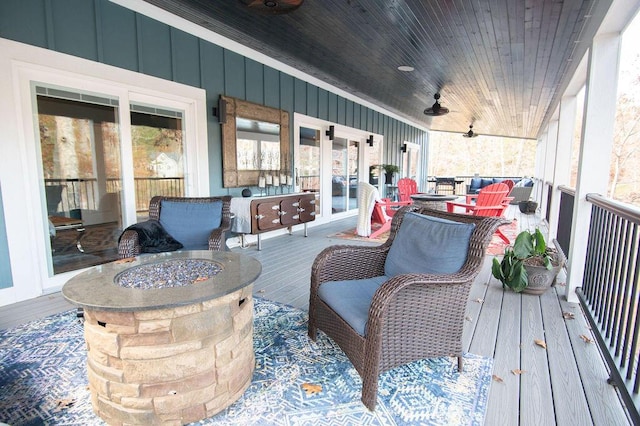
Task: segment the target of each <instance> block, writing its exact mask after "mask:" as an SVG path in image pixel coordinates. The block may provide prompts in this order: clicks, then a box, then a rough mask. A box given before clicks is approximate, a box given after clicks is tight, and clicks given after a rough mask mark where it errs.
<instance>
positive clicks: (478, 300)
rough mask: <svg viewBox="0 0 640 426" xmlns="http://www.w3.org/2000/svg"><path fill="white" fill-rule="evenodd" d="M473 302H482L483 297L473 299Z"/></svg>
mask: <svg viewBox="0 0 640 426" xmlns="http://www.w3.org/2000/svg"><path fill="white" fill-rule="evenodd" d="M474 302H478V303H482V302H484V299H480V298H478V299H476V300H474Z"/></svg>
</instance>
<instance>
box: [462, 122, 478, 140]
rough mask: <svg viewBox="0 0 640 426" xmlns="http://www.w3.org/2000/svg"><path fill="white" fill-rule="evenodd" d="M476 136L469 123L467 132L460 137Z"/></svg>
mask: <svg viewBox="0 0 640 426" xmlns="http://www.w3.org/2000/svg"><path fill="white" fill-rule="evenodd" d="M476 136H478V134H477V133H476V132H474V131H473V125H472V124H469V131H468V132H467V133H463V134H462V137H465V138H475V137H476Z"/></svg>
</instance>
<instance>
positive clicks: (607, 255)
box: [576, 194, 640, 424]
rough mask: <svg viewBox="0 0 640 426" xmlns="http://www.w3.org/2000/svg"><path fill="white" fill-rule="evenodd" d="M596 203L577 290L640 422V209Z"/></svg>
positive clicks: (593, 198) (596, 199) (613, 377)
mask: <svg viewBox="0 0 640 426" xmlns="http://www.w3.org/2000/svg"><path fill="white" fill-rule="evenodd" d="M586 198H587V201H589V202H590V203H592V210H591V223H590V229H589V235H588V245H587V256H586V260H585V272H584V279H583V282H582V287H579V288H578V289H577V290H576V293H577V294H578V298H579V300H580V303H581V305H582V307H583V309H584V311H585V314H586V316H587V319H588V320H589V322H590V324H591V328H592V330H593V332H594V336H595V337H596V340H597V341H598V344H599V345H600V348H601V351H602V353H603V356H604V358H605V360H606V362H607V364H608V367H609V372H610V373H609V374H610V376H609V383H611V384H613V385H614V386H617V387H618V389H619V391H620V394H621V396H622V399H623V401H624V403H625V405H626V406H627V409H628V411H629V415H630V416H631V418H632V421H633V424H640V414H639V413H638V410H639V408H640V395H639V393H640V374H638V373H639V372H638V354H639V352H640V312H638V304H639V302H640V210H639V209H637V208H634V207H631V206H628V205H625V204H621V203H617V202H614V201H612V200H609V199H607V198H604V197H602V196H600V195H595V194H588V195H587V197H586Z"/></svg>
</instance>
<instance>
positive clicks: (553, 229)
mask: <svg viewBox="0 0 640 426" xmlns="http://www.w3.org/2000/svg"><path fill="white" fill-rule="evenodd" d="M575 125H576V96H565V97H563V98H562V99H561V100H560V118H559V120H558V141H557V143H556V152H555V164H554V170H553V193H552V194H551V209H550V212H549V240H552V239H553V238H556V237H557V234H558V219H559V218H558V216H559V214H560V196H561V194H560V191H559V190H558V186H560V185H568V184H569V180H570V179H571V146H572V145H573V131H574V128H575Z"/></svg>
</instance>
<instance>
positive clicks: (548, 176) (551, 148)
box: [540, 120, 558, 219]
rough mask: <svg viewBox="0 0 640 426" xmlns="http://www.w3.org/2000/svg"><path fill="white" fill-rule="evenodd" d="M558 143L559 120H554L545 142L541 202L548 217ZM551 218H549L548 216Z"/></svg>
mask: <svg viewBox="0 0 640 426" xmlns="http://www.w3.org/2000/svg"><path fill="white" fill-rule="evenodd" d="M557 144H558V120H553V121H551V122H550V123H549V128H548V130H547V141H546V144H545V147H544V148H545V154H544V169H543V171H544V173H543V175H542V180H543V185H542V200H541V201H542V202H541V203H540V214H541V215H542V216H543V217H546V212H547V209H548V208H549V205H548V204H549V191H553V188H554V179H553V174H554V169H555V161H554V157H555V155H556V146H557ZM547 182H550V185H547ZM547 219H549V218H547Z"/></svg>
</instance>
